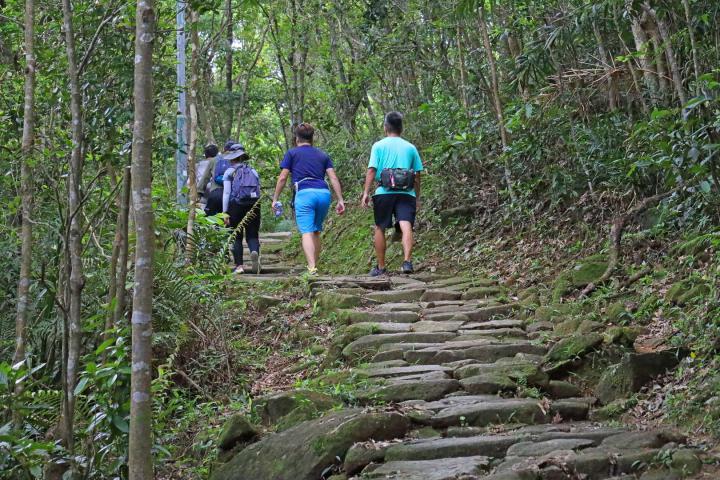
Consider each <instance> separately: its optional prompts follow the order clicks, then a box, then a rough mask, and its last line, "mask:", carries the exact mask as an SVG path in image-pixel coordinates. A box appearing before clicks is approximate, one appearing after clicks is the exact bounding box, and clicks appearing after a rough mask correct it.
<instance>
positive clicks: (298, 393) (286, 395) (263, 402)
mask: <svg viewBox="0 0 720 480" xmlns="http://www.w3.org/2000/svg"><path fill="white" fill-rule="evenodd" d="M341 404H342V402H340V401H339V400H336V399H335V398H334V397H332V396H330V395H326V394H324V393H320V392H314V391H312V390H291V391H288V392H280V393H276V394H273V395H267V396H264V397H260V398H259V399H257V400H256V411H257V413H258V414H259V415H260V418H262V420H263V423H265V424H279V422H280V420H281V419H284V417H286V416H289V415H290V414H293V412H294V414H293V417H292V418H291V419H289V420H288V421H287V422H286V423H285V424H284V428H288V427H289V426H292V425H294V424H295V423H297V421H296V420H297V419H300V418H301V419H302V420H307V419H308V418H303V417H308V416H309V418H313V417H314V416H317V413H318V412H324V411H326V410H330V409H331V408H333V407H335V406H337V405H341ZM300 407H302V408H300ZM299 408H300V409H299ZM298 409H299V410H298ZM296 410H297V411H296ZM302 420H300V421H302Z"/></svg>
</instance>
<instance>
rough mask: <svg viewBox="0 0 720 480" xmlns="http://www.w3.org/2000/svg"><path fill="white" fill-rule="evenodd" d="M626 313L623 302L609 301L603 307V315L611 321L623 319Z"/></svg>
mask: <svg viewBox="0 0 720 480" xmlns="http://www.w3.org/2000/svg"><path fill="white" fill-rule="evenodd" d="M628 314H629V313H628V311H627V310H626V308H625V303H624V302H615V303H611V304H610V305H608V306H607V308H606V309H605V316H606V318H607V320H608V321H609V322H613V323H617V322H619V321H621V320H623V319H624V318H625V317H626V316H627V315H628Z"/></svg>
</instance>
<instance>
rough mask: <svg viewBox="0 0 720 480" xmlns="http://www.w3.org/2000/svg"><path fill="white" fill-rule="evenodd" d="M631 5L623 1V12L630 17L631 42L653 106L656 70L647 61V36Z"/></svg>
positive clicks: (654, 101) (655, 90) (655, 98)
mask: <svg viewBox="0 0 720 480" xmlns="http://www.w3.org/2000/svg"><path fill="white" fill-rule="evenodd" d="M632 3H633V2H632V0H625V10H626V12H627V14H628V16H629V17H630V28H631V30H632V34H633V40H634V41H635V50H636V51H637V53H638V58H639V60H640V69H641V70H642V74H643V80H644V83H645V88H647V90H648V96H649V97H650V104H651V105H655V104H656V103H657V91H658V83H657V78H656V77H655V72H656V70H655V68H654V67H653V65H652V63H651V62H650V60H649V59H648V52H647V49H648V38H647V34H646V33H645V30H643V27H642V25H641V24H640V19H639V18H638V17H637V15H636V12H634V11H633V6H632Z"/></svg>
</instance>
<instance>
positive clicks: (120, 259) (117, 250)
mask: <svg viewBox="0 0 720 480" xmlns="http://www.w3.org/2000/svg"><path fill="white" fill-rule="evenodd" d="M130 179H131V176H130V167H125V168H124V169H123V183H122V193H121V197H120V210H119V211H118V217H117V227H116V230H115V246H114V247H113V254H114V255H116V261H115V264H116V268H115V269H112V273H111V275H110V292H111V296H110V298H109V302H110V304H111V305H112V301H113V300H115V307H114V308H113V309H112V311H111V312H110V313H109V315H108V317H107V320H106V322H105V332H108V331H109V330H110V329H111V328H113V327H114V326H115V325H117V324H118V322H119V321H120V319H121V318H122V317H123V315H124V314H125V304H126V303H127V302H126V297H127V292H126V291H125V283H126V282H127V262H128V241H129V239H128V225H129V217H130V189H131V181H130ZM108 338H109V336H108V335H107V333H106V336H105V340H107V339H108Z"/></svg>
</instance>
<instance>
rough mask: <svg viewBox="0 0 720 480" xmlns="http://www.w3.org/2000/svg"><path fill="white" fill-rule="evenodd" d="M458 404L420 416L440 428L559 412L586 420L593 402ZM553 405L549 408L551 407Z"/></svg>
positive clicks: (546, 417)
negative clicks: (427, 415) (424, 416)
mask: <svg viewBox="0 0 720 480" xmlns="http://www.w3.org/2000/svg"><path fill="white" fill-rule="evenodd" d="M495 398H496V399H495V400H492V401H484V402H475V403H468V404H465V405H456V406H452V407H447V408H444V409H442V410H439V411H437V412H436V413H435V414H434V415H432V416H429V417H427V418H425V419H423V418H422V417H420V418H416V420H417V421H419V422H420V423H427V424H428V425H430V426H432V427H436V428H443V427H450V426H453V425H470V426H477V427H486V426H488V425H494V424H501V423H525V424H539V423H550V422H552V421H553V418H554V417H556V416H559V417H560V418H562V419H570V420H584V419H586V418H587V415H588V411H589V409H590V406H589V404H588V403H586V402H581V401H575V400H573V401H570V400H558V401H555V402H547V403H548V405H547V406H545V405H543V402H541V401H539V400H535V399H524V398H509V399H499V398H497V397H495ZM548 407H549V408H548Z"/></svg>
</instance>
